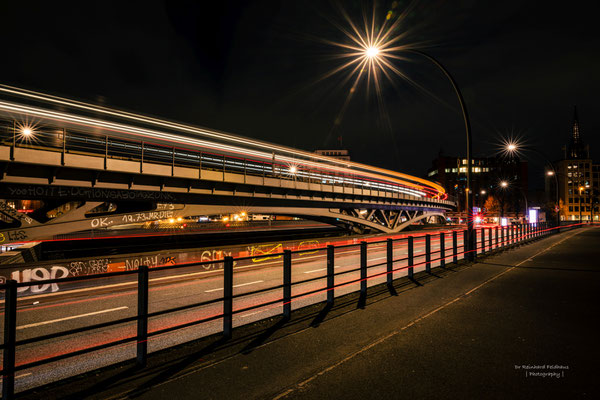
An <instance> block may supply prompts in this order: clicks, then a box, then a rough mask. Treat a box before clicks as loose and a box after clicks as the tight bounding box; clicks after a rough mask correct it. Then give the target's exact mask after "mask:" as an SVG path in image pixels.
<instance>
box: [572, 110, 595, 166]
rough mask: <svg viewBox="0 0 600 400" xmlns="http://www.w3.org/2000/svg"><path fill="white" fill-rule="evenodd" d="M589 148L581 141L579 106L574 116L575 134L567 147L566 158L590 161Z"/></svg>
mask: <svg viewBox="0 0 600 400" xmlns="http://www.w3.org/2000/svg"><path fill="white" fill-rule="evenodd" d="M589 153H590V152H589V148H588V147H587V146H586V145H585V144H584V143H583V140H581V134H580V132H579V118H578V117H577V106H575V110H574V114H573V133H572V135H571V139H570V141H569V146H568V147H567V156H566V158H570V159H588V158H590V154H589Z"/></svg>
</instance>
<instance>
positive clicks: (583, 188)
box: [579, 185, 590, 224]
mask: <svg viewBox="0 0 600 400" xmlns="http://www.w3.org/2000/svg"><path fill="white" fill-rule="evenodd" d="M589 187H590V185H585V187H584V186H579V223H580V224H581V221H582V218H581V211H582V205H581V192H582V191H583V190H585V189H587V188H589ZM586 199H587V198H586ZM586 207H587V201H586Z"/></svg>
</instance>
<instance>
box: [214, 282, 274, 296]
mask: <svg viewBox="0 0 600 400" xmlns="http://www.w3.org/2000/svg"><path fill="white" fill-rule="evenodd" d="M262 282H264V281H254V282H247V283H240V284H239V285H233V287H234V288H238V287H242V286H248V285H254V284H255V283H262ZM219 290H223V288H222V287H220V288H216V289H209V290H205V291H204V293H210V292H216V291H219Z"/></svg>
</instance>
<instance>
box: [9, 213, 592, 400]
mask: <svg viewBox="0 0 600 400" xmlns="http://www.w3.org/2000/svg"><path fill="white" fill-rule="evenodd" d="M582 225H583V224H581V223H578V224H572V225H567V226H564V225H563V226H560V227H553V226H549V225H548V224H547V223H545V222H543V223H539V224H537V225H535V224H527V225H513V226H507V227H497V226H496V227H495V228H480V229H477V233H478V234H477V235H476V236H477V237H478V239H477V240H476V241H475V242H476V246H475V248H474V249H473V250H471V251H468V252H474V254H483V253H485V252H489V251H492V250H496V249H503V248H507V247H512V246H514V245H518V244H522V243H524V242H527V241H530V240H532V239H537V238H539V237H542V236H546V235H548V234H550V233H555V232H557V231H558V229H560V228H563V229H564V228H573V227H576V226H582ZM458 232H459V231H456V230H454V231H452V232H451V234H450V235H448V234H447V233H446V232H441V233H440V234H439V242H440V248H439V249H438V250H436V251H432V250H431V237H432V236H433V235H431V234H426V235H421V236H408V237H406V238H399V239H387V240H382V241H373V242H368V243H367V242H366V241H363V242H361V243H359V244H352V245H343V246H333V245H329V246H327V247H326V248H325V250H326V252H327V253H326V260H327V261H326V264H327V271H326V274H325V275H323V276H318V277H316V278H310V279H305V280H301V281H297V282H292V271H291V268H292V255H293V254H297V253H302V252H305V251H306V250H304V249H303V250H295V251H291V250H284V251H283V253H277V254H276V255H278V256H281V255H283V283H282V284H280V285H277V286H273V287H268V288H265V289H259V290H255V291H251V292H245V293H240V294H237V295H233V264H234V261H241V260H244V259H250V258H252V256H250V257H239V258H235V259H234V258H233V257H225V258H224V259H223V260H218V261H214V260H212V261H206V262H200V263H187V264H179V265H172V266H161V267H154V268H152V269H151V271H152V272H154V271H162V270H168V269H175V268H183V267H190V266H202V265H205V264H210V263H212V264H214V263H220V262H222V263H223V287H224V296H223V297H220V298H216V299H212V300H207V301H203V302H198V303H193V304H187V305H184V306H178V307H174V308H169V309H166V310H160V311H155V312H152V313H149V312H148V303H149V301H148V288H149V272H150V270H149V268H148V267H147V266H145V265H144V266H141V267H140V268H139V269H137V270H132V271H122V272H111V273H102V274H95V275H86V276H79V277H69V278H58V279H48V280H44V281H35V282H22V283H19V282H17V281H14V280H8V281H7V282H6V283H4V284H1V285H0V290H4V291H5V296H4V298H5V302H4V342H3V343H2V344H1V345H0V349H3V351H4V356H3V365H2V370H1V371H0V372H1V373H2V377H3V385H2V392H3V398H5V399H7V398H12V396H13V395H14V376H15V372H17V371H20V370H24V369H27V368H32V367H36V366H39V365H43V364H47V363H51V362H54V361H59V360H62V359H65V358H69V357H74V356H78V355H82V354H86V353H90V352H93V351H97V350H101V349H105V348H108V347H112V346H116V345H121V344H125V343H129V342H133V341H135V342H136V344H137V355H136V363H137V365H138V366H140V367H143V366H145V365H146V360H147V355H148V348H147V342H148V338H149V337H152V336H156V335H159V334H164V333H167V332H170V331H174V330H177V329H182V328H186V327H189V326H193V325H198V324H201V323H204V322H208V321H212V320H215V319H218V318H222V319H223V330H222V333H223V336H224V337H226V338H230V337H231V336H232V330H233V324H232V322H233V315H234V314H237V313H240V312H244V311H248V310H252V309H256V308H261V307H265V306H267V305H271V304H277V303H281V305H282V306H283V313H282V314H283V317H284V318H285V319H289V318H290V317H291V311H292V309H291V304H292V301H293V300H295V299H299V298H302V297H307V296H310V295H313V294H316V293H320V292H324V291H325V292H326V293H327V303H329V304H333V301H334V297H335V289H336V288H340V287H344V286H348V285H351V284H355V283H358V282H360V292H361V295H366V292H367V281H368V280H369V279H373V278H376V277H380V276H383V275H386V276H387V280H386V281H387V285H390V286H391V285H392V284H393V279H394V278H393V274H394V272H397V271H401V270H405V269H407V270H408V278H409V279H413V276H414V268H415V267H417V266H422V265H425V271H426V272H430V271H431V264H432V263H433V262H437V261H439V262H440V267H442V268H443V267H444V266H445V265H446V261H447V260H450V261H449V262H454V263H456V262H457V261H458V260H459V256H460V257H462V259H465V258H467V253H468V252H467V251H465V249H464V243H466V237H467V231H466V230H463V231H462V233H463V244H462V245H458ZM486 232H487V234H486ZM415 239H419V240H422V239H424V240H425V246H424V251H423V252H421V253H419V254H416V255H415V254H414V241H415ZM448 239H450V240H451V241H452V247H451V249H448V250H451V252H449V253H447V252H446V241H447V240H448ZM401 241H406V242H407V249H408V254H407V256H406V257H403V258H397V259H394V258H393V251H394V243H396V242H401ZM381 244H385V246H386V253H387V257H386V261H385V262H381V263H377V264H372V265H368V263H367V252H368V246H373V245H381ZM348 247H359V249H360V266H359V267H358V268H354V269H351V270H346V271H341V272H337V273H336V272H334V258H335V249H339V248H348ZM323 249H324V248H320V249H318V250H323ZM432 255H437V258H433V259H432ZM423 257H424V258H425V260H424V261H423V262H419V263H417V264H415V259H420V258H423ZM402 261H406V265H405V266H401V267H397V268H394V263H398V262H402ZM382 265H386V271H385V272H380V273H377V274H373V275H370V276H369V275H368V270H369V269H370V268H374V267H380V266H382ZM357 271H360V278H358V279H353V280H351V281H347V282H341V283H335V277H339V276H341V275H345V274H348V273H353V272H357ZM134 274H136V275H137V278H138V279H137V300H138V307H137V316H132V317H127V318H122V319H118V320H113V321H108V322H103V323H98V324H94V325H89V326H84V327H80V328H75V329H70V330H66V331H61V332H57V333H52V334H47V335H42V336H37V337H33V338H29V339H24V340H16V328H17V327H16V317H17V289H18V288H20V287H27V286H33V285H40V284H50V283H65V282H74V281H83V280H93V279H100V278H106V277H111V276H125V275H134ZM322 279H326V280H327V285H326V286H325V287H322V288H318V289H315V290H311V291H308V292H304V293H299V294H296V295H292V294H291V289H292V286H294V285H300V284H304V283H308V282H312V281H316V280H322ZM278 289H283V296H282V297H281V298H278V299H276V300H273V301H269V302H266V303H260V304H257V305H253V306H250V307H246V308H243V309H238V310H233V300H234V299H236V298H239V297H244V296H250V295H255V294H258V293H263V292H268V291H273V290H278ZM217 302H223V312H222V313H221V314H216V315H212V316H210V317H207V318H203V319H199V320H195V321H190V322H186V323H183V324H179V325H175V326H170V327H167V328H163V329H158V330H154V331H149V330H148V319H149V318H152V317H156V316H160V315H164V314H168V313H174V312H178V311H183V310H186V309H191V308H195V307H201V306H205V305H208V304H213V303H217ZM133 321H137V334H136V335H135V336H130V337H126V338H123V339H119V340H115V341H112V342H108V343H103V344H101V345H96V346H93V347H88V348H85V349H79V350H76V351H73V352H68V353H63V354H59V355H56V356H52V357H49V358H45V359H41V360H37V361H33V362H29V363H25V364H20V365H16V363H15V359H16V349H17V347H18V346H23V345H26V344H31V343H37V342H41V341H44V340H49V339H55V338H58V337H62V336H67V335H72V334H76V333H82V332H87V331H91V330H94V329H100V328H106V327H110V326H114V325H119V324H124V323H129V322H133Z"/></svg>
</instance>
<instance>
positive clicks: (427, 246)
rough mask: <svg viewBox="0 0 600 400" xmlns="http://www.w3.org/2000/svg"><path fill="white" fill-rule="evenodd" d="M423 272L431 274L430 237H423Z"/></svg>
mask: <svg viewBox="0 0 600 400" xmlns="http://www.w3.org/2000/svg"><path fill="white" fill-rule="evenodd" d="M425 271H427V272H431V235H430V234H429V233H428V234H426V235H425Z"/></svg>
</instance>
